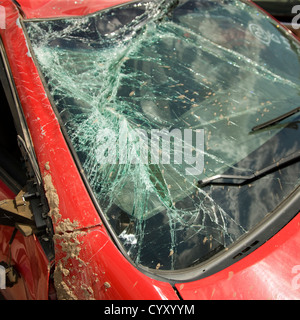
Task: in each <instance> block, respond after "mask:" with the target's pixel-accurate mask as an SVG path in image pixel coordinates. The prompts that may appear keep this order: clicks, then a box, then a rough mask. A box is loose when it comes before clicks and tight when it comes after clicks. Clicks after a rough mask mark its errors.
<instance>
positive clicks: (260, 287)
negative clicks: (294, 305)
mask: <svg viewBox="0 0 300 320" xmlns="http://www.w3.org/2000/svg"><path fill="white" fill-rule="evenodd" d="M299 247H300V214H298V215H297V216H296V217H295V218H294V219H293V220H292V221H291V222H290V223H289V224H288V225H286V226H285V227H284V228H283V229H282V230H281V231H280V232H278V233H277V234H276V235H275V236H274V237H273V238H271V239H270V240H269V241H267V242H266V243H265V244H263V245H262V246H261V247H259V248H258V249H257V250H255V251H254V252H253V253H251V254H250V255H248V256H246V257H245V258H244V259H242V260H240V261H239V262H237V263H235V264H233V265H232V266H230V267H228V268H226V269H224V270H222V271H221V272H218V273H216V274H214V275H212V276H210V277H207V278H205V279H202V280H199V281H195V282H191V283H187V284H177V285H176V287H177V289H178V291H179V292H180V294H181V296H182V297H183V298H184V299H201V300H202V299H203V300H209V299H212V300H218V299H220V300H234V299H241V300H250V299H255V300H259V299H263V300H266V299H267V300H269V299H289V300H290V299H297V300H298V299H300V252H299Z"/></svg>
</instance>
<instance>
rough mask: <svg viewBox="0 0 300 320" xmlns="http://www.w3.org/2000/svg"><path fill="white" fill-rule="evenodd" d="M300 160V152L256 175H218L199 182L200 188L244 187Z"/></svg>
mask: <svg viewBox="0 0 300 320" xmlns="http://www.w3.org/2000/svg"><path fill="white" fill-rule="evenodd" d="M299 160H300V151H298V152H296V153H293V154H291V155H290V156H287V157H284V158H282V159H281V160H279V161H277V162H275V163H273V164H271V165H269V166H267V167H265V168H263V169H261V170H259V171H256V172H255V173H253V174H251V175H248V176H241V175H227V174H217V175H215V176H212V177H210V178H206V179H203V180H199V181H198V184H197V186H198V188H203V187H205V186H207V185H211V184H215V185H232V186H242V185H245V184H248V183H250V182H252V181H255V180H258V179H260V178H262V177H264V176H266V175H268V174H270V173H272V172H275V171H277V170H279V169H281V168H284V167H287V166H289V165H290V164H292V163H295V162H298V161H299ZM220 179H223V180H243V181H241V182H231V183H228V182H216V180H220Z"/></svg>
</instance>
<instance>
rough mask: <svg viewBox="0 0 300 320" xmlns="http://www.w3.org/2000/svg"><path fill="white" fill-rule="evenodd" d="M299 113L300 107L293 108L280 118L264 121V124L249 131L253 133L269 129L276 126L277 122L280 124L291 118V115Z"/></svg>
mask: <svg viewBox="0 0 300 320" xmlns="http://www.w3.org/2000/svg"><path fill="white" fill-rule="evenodd" d="M299 111H300V106H299V107H297V108H295V109H293V110H291V111H289V112H287V113H284V114H282V115H281V116H279V117H277V118H274V119H271V120H269V121H266V122H264V123H262V124H259V125H258V126H255V127H253V128H252V129H251V130H252V132H254V131H258V130H261V129H264V128H267V127H270V126H272V125H273V124H276V123H277V122H280V121H282V120H284V119H286V118H288V117H290V116H292V115H293V114H295V113H297V112H299Z"/></svg>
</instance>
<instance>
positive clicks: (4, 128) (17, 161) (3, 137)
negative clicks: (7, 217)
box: [0, 83, 26, 192]
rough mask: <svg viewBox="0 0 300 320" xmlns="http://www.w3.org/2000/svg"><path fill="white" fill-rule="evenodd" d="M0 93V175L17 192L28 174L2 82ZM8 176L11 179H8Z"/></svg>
mask: <svg viewBox="0 0 300 320" xmlns="http://www.w3.org/2000/svg"><path fill="white" fill-rule="evenodd" d="M0 95H1V117H0V168H1V169H0V175H1V178H2V179H4V180H5V182H6V183H8V184H9V186H10V188H12V189H13V190H12V191H14V192H16V191H18V189H19V188H20V187H22V186H23V185H25V183H26V175H25V170H24V167H23V164H22V161H21V157H22V156H21V152H20V149H19V147H18V143H17V132H16V129H15V125H14V121H13V117H12V114H11V112H10V108H9V104H8V101H7V99H6V95H5V92H4V88H3V85H2V83H1V86H0ZM8 177H9V181H7V180H8Z"/></svg>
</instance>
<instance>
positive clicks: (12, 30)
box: [0, 0, 300, 300]
mask: <svg viewBox="0 0 300 320" xmlns="http://www.w3.org/2000/svg"><path fill="white" fill-rule="evenodd" d="M18 2H19V4H20V7H21V9H19V8H18V6H17V5H16V4H15V3H14V2H13V1H10V0H4V1H0V5H1V7H2V8H4V9H5V11H4V12H5V13H4V16H5V28H2V29H1V30H0V35H1V39H2V41H3V46H4V49H5V53H6V56H7V61H8V64H9V68H10V72H11V76H12V79H13V81H14V85H15V89H16V93H17V95H18V97H19V100H20V104H21V106H22V109H23V113H24V115H25V119H26V123H27V125H28V129H29V132H30V135H31V139H32V142H33V145H34V150H35V153H36V157H37V162H38V165H39V169H40V172H41V176H42V178H43V182H44V188H45V192H46V196H47V199H48V202H49V207H50V214H51V217H52V221H53V227H54V231H55V234H54V244H55V260H52V261H49V260H48V258H47V257H46V255H45V253H44V251H43V249H42V247H41V245H40V243H39V241H38V239H37V237H36V236H35V235H34V234H33V235H31V236H28V237H24V236H23V235H22V234H21V233H20V232H17V233H16V235H15V238H14V240H13V242H12V244H11V249H9V247H10V246H9V241H10V239H11V235H12V232H13V227H7V226H0V261H7V260H8V257H9V251H10V250H11V261H12V264H13V265H14V266H15V268H16V269H17V271H18V274H19V276H20V277H19V280H18V283H17V284H16V285H14V286H13V287H11V288H6V289H3V290H1V293H2V295H3V296H4V298H5V299H48V298H49V297H50V298H51V297H53V295H55V294H54V290H53V284H52V283H51V281H50V280H49V279H50V278H51V277H54V283H55V287H56V290H55V291H56V295H57V297H58V298H59V299H97V300H100V299H101V300H102V299H122V300H130V299H142V300H147V299H169V300H178V299H180V298H181V299H185V300H189V299H204V300H207V299H231V300H232V299H299V298H300V253H299V252H300V250H299V249H300V215H299V214H298V215H296V216H295V218H293V219H292V220H291V221H290V222H289V223H288V224H287V225H286V226H285V227H284V228H282V229H281V230H280V231H279V232H278V233H277V234H276V235H274V236H273V237H272V238H271V239H270V240H268V241H267V242H266V243H264V244H262V245H261V246H260V247H259V248H257V249H256V250H254V251H253V252H252V253H250V254H249V255H247V256H245V257H244V258H243V259H241V260H239V261H238V262H236V263H234V264H232V265H231V266H230V267H227V268H225V269H223V270H222V271H219V272H217V273H215V274H212V275H210V276H208V277H206V278H203V279H200V280H197V281H193V282H188V283H175V284H174V286H172V285H171V284H170V283H168V282H164V281H159V280H156V279H154V278H151V277H150V276H149V275H147V274H144V273H142V272H141V271H139V270H138V269H136V268H135V267H134V266H133V265H132V264H131V263H130V262H129V261H128V260H127V259H126V258H125V257H124V256H123V255H122V254H121V252H120V251H119V249H118V248H117V246H116V245H115V244H114V243H113V241H112V239H111V237H110V235H109V233H108V231H107V230H106V228H105V226H104V225H103V222H102V221H101V218H100V217H99V214H98V212H97V210H96V209H95V207H94V205H93V202H92V201H91V198H90V195H89V193H88V192H87V190H86V187H85V184H84V182H83V181H82V178H81V175H80V173H79V172H78V169H77V166H76V164H75V162H74V159H73V157H72V155H71V153H70V151H69V148H68V145H67V143H66V141H65V139H64V136H63V134H62V131H61V128H60V125H59V122H58V120H57V117H56V115H55V113H54V111H53V109H52V106H51V104H50V102H49V100H48V98H47V96H46V94H45V89H44V87H43V83H42V81H41V79H40V77H39V73H38V71H37V67H36V65H35V63H34V61H33V59H32V57H31V56H30V55H28V54H27V53H28V47H27V43H26V39H25V36H24V33H23V29H22V28H21V27H20V25H19V23H18V21H19V19H23V18H24V17H26V18H45V17H62V16H74V15H75V16H77V15H79V16H80V15H85V14H89V13H92V12H95V11H97V10H101V9H103V8H106V7H109V6H113V5H117V4H120V3H123V2H126V1H124V0H114V1H108V0H101V1H96V0H85V1H78V3H77V2H76V1H75V2H74V1H69V0H64V1H60V2H59V4H58V2H57V1H55V0H19V1H18ZM2 18H3V14H2V17H1V19H2ZM14 196H15V194H14V193H13V192H12V191H11V190H10V189H9V188H8V187H7V186H6V185H5V184H4V183H3V182H1V181H0V200H4V199H12V198H14ZM54 266H55V271H54V273H53V269H54Z"/></svg>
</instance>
